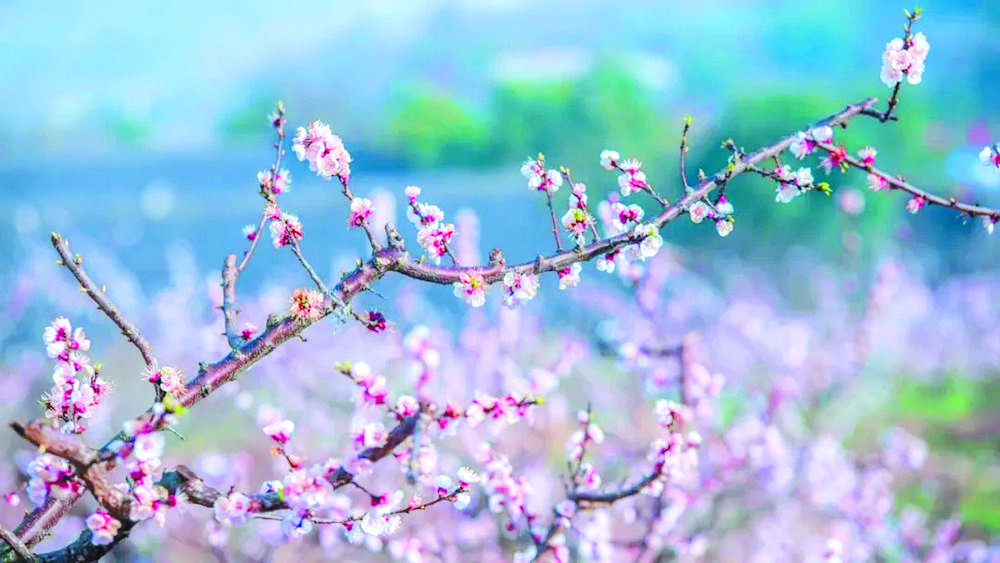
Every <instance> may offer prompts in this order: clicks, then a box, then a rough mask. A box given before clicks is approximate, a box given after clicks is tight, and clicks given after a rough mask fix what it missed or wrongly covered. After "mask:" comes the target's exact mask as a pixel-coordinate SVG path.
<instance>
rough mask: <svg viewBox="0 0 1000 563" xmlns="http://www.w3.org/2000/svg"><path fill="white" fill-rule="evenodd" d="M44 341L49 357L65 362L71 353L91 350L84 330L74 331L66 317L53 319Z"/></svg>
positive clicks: (44, 335) (46, 329)
mask: <svg viewBox="0 0 1000 563" xmlns="http://www.w3.org/2000/svg"><path fill="white" fill-rule="evenodd" d="M42 340H43V341H44V342H45V351H46V352H47V353H48V355H49V357H50V358H59V359H61V360H63V361H67V360H68V359H69V353H70V352H74V351H80V352H86V351H87V350H90V340H87V334H86V333H85V332H84V331H83V329H82V328H77V329H76V330H73V328H72V326H70V322H69V320H67V319H66V317H56V318H55V319H53V321H52V324H50V325H49V326H47V327H45V331H44V333H43V335H42ZM77 371H79V370H77Z"/></svg>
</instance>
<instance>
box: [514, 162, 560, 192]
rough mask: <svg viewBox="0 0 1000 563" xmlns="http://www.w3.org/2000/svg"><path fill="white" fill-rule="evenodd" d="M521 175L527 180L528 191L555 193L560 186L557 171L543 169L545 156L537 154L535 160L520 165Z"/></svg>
mask: <svg viewBox="0 0 1000 563" xmlns="http://www.w3.org/2000/svg"><path fill="white" fill-rule="evenodd" d="M521 174H523V175H524V177H525V178H527V179H528V189H532V190H538V191H543V192H547V193H549V194H554V193H556V190H558V189H559V186H561V185H562V182H563V180H562V175H561V174H559V171H558V170H546V169H545V155H542V154H539V155H538V157H537V158H529V159H528V160H526V161H524V164H523V165H521Z"/></svg>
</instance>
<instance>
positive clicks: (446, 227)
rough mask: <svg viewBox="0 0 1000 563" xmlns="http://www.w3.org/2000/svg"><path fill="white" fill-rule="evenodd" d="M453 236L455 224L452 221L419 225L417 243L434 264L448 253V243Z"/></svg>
mask: <svg viewBox="0 0 1000 563" xmlns="http://www.w3.org/2000/svg"><path fill="white" fill-rule="evenodd" d="M454 236H455V225H454V224H452V223H447V224H439V223H437V222H434V223H433V224H432V225H431V226H425V227H421V228H420V229H419V230H418V231H417V244H419V245H420V247H421V248H423V249H424V252H425V253H426V254H427V256H428V258H430V259H431V260H433V261H434V263H435V264H440V263H441V258H442V257H443V256H444V255H445V254H447V253H448V244H449V243H450V242H451V239H452V237H454Z"/></svg>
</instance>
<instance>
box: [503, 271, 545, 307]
mask: <svg viewBox="0 0 1000 563" xmlns="http://www.w3.org/2000/svg"><path fill="white" fill-rule="evenodd" d="M503 284H504V287H506V288H507V294H506V295H504V296H503V302H504V305H507V306H508V307H516V306H518V305H520V304H522V303H525V302H526V301H530V300H531V298H533V297H534V296H535V294H536V293H538V278H537V277H536V276H535V275H534V274H532V273H531V272H523V273H521V272H507V273H506V274H504V277H503Z"/></svg>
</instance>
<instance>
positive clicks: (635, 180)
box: [618, 158, 648, 196]
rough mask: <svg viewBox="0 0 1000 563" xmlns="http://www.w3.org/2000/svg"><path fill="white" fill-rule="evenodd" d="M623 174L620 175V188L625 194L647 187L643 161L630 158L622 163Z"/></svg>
mask: <svg viewBox="0 0 1000 563" xmlns="http://www.w3.org/2000/svg"><path fill="white" fill-rule="evenodd" d="M621 171H622V175H621V176H619V177H618V188H619V189H620V190H621V193H622V195H623V196H627V195H629V194H630V193H632V192H633V191H639V190H642V189H644V188H646V187H648V184H646V173H645V172H643V171H642V163H641V162H639V161H638V160H636V159H634V158H630V159H628V160H626V161H625V162H623V163H621Z"/></svg>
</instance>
